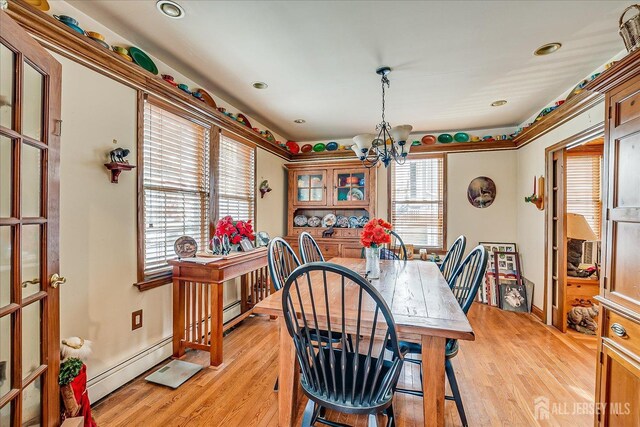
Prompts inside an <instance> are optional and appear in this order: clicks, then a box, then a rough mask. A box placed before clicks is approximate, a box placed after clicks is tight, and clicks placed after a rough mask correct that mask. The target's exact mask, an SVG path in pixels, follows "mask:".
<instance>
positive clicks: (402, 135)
mask: <svg viewBox="0 0 640 427" xmlns="http://www.w3.org/2000/svg"><path fill="white" fill-rule="evenodd" d="M411 129H413V126H411V125H400V126H396V127H394V128H392V129H391V138H392V139H393V140H394V141H395V142H397V143H398V145H404V144H405V142H407V139H409V134H410V133H411Z"/></svg>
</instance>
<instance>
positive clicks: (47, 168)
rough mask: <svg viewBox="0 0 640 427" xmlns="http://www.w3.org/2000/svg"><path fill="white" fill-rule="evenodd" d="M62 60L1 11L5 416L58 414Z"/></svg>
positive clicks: (1, 382)
mask: <svg viewBox="0 0 640 427" xmlns="http://www.w3.org/2000/svg"><path fill="white" fill-rule="evenodd" d="M61 72H62V70H61V66H60V64H59V63H58V62H57V61H56V60H55V59H54V58H53V57H52V56H51V55H50V54H49V53H48V52H47V51H46V50H44V49H43V48H42V47H41V46H40V45H39V44H38V43H37V42H36V41H35V40H34V39H33V38H32V37H31V36H29V34H27V32H26V31H24V30H23V29H22V28H21V27H20V26H19V25H18V24H16V23H15V22H14V21H13V20H12V19H11V18H10V17H9V16H8V15H7V14H6V12H4V11H0V425H2V426H3V427H4V426H13V427H18V426H36V425H43V426H55V425H58V424H59V423H60V420H59V412H60V407H59V405H60V399H59V392H58V387H57V377H58V371H59V368H60V357H59V351H60V344H59V341H60V331H59V305H58V289H57V287H58V285H59V284H60V283H63V282H64V279H63V278H60V277H59V276H58V275H57V273H58V200H59V178H58V163H59V136H58V135H59V133H60V125H61V122H60V120H59V119H60V97H61V93H60V85H61V82H60V79H61Z"/></svg>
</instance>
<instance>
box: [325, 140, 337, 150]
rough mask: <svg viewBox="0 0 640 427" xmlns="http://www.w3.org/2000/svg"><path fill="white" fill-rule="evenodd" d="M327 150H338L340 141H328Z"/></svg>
mask: <svg viewBox="0 0 640 427" xmlns="http://www.w3.org/2000/svg"><path fill="white" fill-rule="evenodd" d="M326 148H327V151H336V150H337V149H338V143H337V142H335V141H331V142H327V145H326Z"/></svg>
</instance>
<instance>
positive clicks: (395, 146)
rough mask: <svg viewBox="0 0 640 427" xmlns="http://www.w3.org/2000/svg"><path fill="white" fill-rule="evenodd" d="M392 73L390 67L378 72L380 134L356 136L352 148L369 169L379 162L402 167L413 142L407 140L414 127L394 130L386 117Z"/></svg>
mask: <svg viewBox="0 0 640 427" xmlns="http://www.w3.org/2000/svg"><path fill="white" fill-rule="evenodd" d="M390 72H391V68H389V67H380V68H378V69H377V70H376V73H377V74H378V75H379V76H380V80H381V83H382V121H381V122H380V123H379V124H378V125H377V126H376V131H377V132H378V134H377V135H374V134H370V133H365V134H362V135H358V136H355V137H353V142H354V144H353V145H352V146H351V150H353V152H354V153H355V155H356V157H358V158H359V159H360V160H361V161H362V163H363V164H364V165H365V166H366V167H369V168H370V167H373V166H375V165H377V164H378V162H382V163H383V164H384V167H385V168H386V167H387V166H389V164H390V163H391V160H395V161H396V163H398V164H400V165H401V164H403V163H404V162H405V161H406V159H407V155H408V154H409V151H410V150H411V142H409V143H407V140H408V139H409V134H410V133H411V129H413V126H411V125H400V126H396V127H394V128H392V127H391V125H390V124H389V122H387V120H386V119H385V116H384V97H385V87H387V88H388V87H389V77H387V76H388V75H389V73H390Z"/></svg>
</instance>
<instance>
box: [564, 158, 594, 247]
mask: <svg viewBox="0 0 640 427" xmlns="http://www.w3.org/2000/svg"><path fill="white" fill-rule="evenodd" d="M601 163H602V155H600V154H595V153H575V154H573V153H571V154H569V153H568V155H567V175H566V176H567V212H569V213H575V214H580V215H583V216H584V217H585V219H586V220H587V223H589V226H591V229H592V230H593V232H594V233H595V234H596V236H598V239H600V216H601V211H602V201H601V194H600V167H601Z"/></svg>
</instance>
